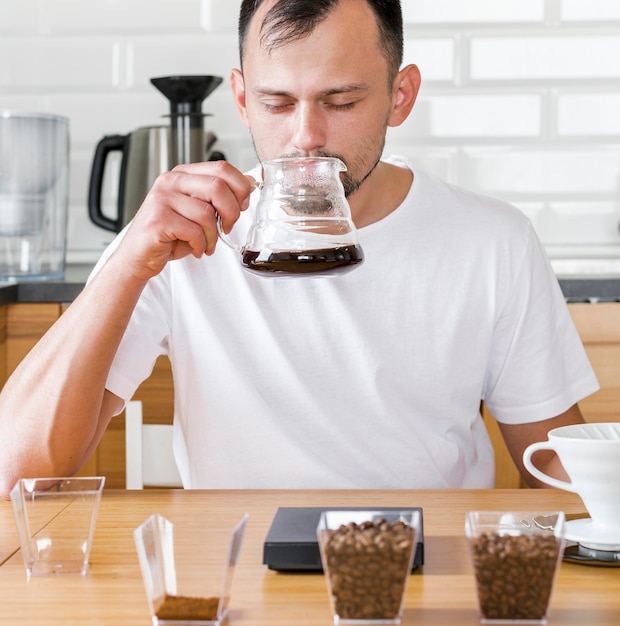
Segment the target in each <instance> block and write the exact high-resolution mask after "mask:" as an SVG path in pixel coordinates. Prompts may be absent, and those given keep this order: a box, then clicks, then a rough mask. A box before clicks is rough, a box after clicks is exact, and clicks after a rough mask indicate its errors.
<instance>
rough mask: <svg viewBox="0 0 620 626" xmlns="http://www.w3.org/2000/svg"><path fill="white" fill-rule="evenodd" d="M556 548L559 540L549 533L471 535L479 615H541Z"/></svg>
mask: <svg viewBox="0 0 620 626" xmlns="http://www.w3.org/2000/svg"><path fill="white" fill-rule="evenodd" d="M559 550H560V546H559V542H558V540H557V538H556V537H554V536H553V535H551V534H549V535H542V534H534V535H499V534H496V533H488V534H482V535H480V536H478V537H475V538H473V539H472V540H471V551H472V559H473V565H474V571H475V574H476V584H477V587H478V599H479V601H480V611H481V612H482V615H483V616H484V617H485V618H487V619H510V620H540V619H542V618H543V617H544V616H545V614H546V612H547V606H548V604H549V597H550V596H551V588H552V586H553V578H554V574H555V568H556V566H557V563H558V556H559Z"/></svg>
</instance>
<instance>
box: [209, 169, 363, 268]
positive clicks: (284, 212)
mask: <svg viewBox="0 0 620 626" xmlns="http://www.w3.org/2000/svg"><path fill="white" fill-rule="evenodd" d="M262 168H263V181H262V182H261V183H259V185H258V187H259V189H260V197H259V200H258V204H257V206H256V214H255V218H254V221H253V223H252V226H251V227H250V230H249V232H248V235H247V239H246V243H245V244H244V245H243V246H238V245H236V244H235V243H233V242H232V241H231V240H230V238H229V237H228V236H227V235H226V234H224V232H223V231H222V228H221V225H220V223H219V220H218V227H219V234H220V237H221V238H222V240H223V241H224V243H226V244H227V245H229V246H230V247H232V248H234V249H235V250H237V251H238V252H239V253H240V256H241V263H242V265H243V266H244V267H245V268H246V269H248V270H252V271H254V272H257V273H261V274H263V275H299V274H332V273H342V272H344V271H346V270H349V269H351V268H353V267H355V266H356V265H358V264H360V263H361V262H362V261H363V260H364V253H363V251H362V248H361V246H360V245H359V243H358V240H357V232H356V230H355V225H354V224H353V220H352V219H351V209H350V207H349V204H348V202H347V200H346V198H345V194H344V187H343V186H342V182H341V180H340V173H341V172H343V171H345V170H346V166H345V164H344V163H343V162H342V161H341V160H340V159H336V158H332V157H292V158H281V159H274V160H271V161H264V162H263V163H262Z"/></svg>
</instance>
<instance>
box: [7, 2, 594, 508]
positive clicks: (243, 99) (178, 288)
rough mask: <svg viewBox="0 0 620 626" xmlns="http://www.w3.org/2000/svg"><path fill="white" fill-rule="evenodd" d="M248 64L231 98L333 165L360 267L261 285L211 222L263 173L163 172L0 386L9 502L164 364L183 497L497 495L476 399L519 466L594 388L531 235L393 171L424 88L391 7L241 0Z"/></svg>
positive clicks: (280, 146)
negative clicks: (269, 492)
mask: <svg viewBox="0 0 620 626" xmlns="http://www.w3.org/2000/svg"><path fill="white" fill-rule="evenodd" d="M240 50H241V63H242V65H241V67H242V71H238V70H234V71H233V72H232V75H231V84H232V90H233V95H234V99H235V103H236V106H237V108H238V110H239V113H240V115H241V118H242V120H243V121H244V123H245V124H246V125H247V126H248V127H249V128H250V129H251V132H252V138H253V141H254V144H255V147H256V152H257V155H258V157H259V159H260V160H264V159H269V158H274V157H280V156H308V155H309V156H316V155H321V156H337V157H339V158H341V159H342V160H343V161H344V162H345V163H346V165H347V168H348V171H347V173H346V177H345V179H344V183H345V187H346V190H347V194H348V199H349V203H350V206H351V212H352V216H353V219H354V222H355V224H356V226H357V227H358V229H359V239H360V243H361V245H362V247H363V249H364V251H365V261H364V263H363V264H362V265H361V266H359V267H358V268H356V269H355V270H353V271H352V272H350V273H348V274H346V275H344V276H341V277H338V278H323V279H307V278H296V279H286V278H284V279H280V278H265V277H262V276H256V275H251V273H250V272H247V271H244V270H243V269H242V268H241V264H240V262H239V259H238V255H237V254H236V253H235V252H234V251H232V250H231V249H228V248H227V247H226V246H222V245H220V246H217V248H216V243H217V229H216V216H217V214H219V215H220V216H221V218H222V223H223V227H224V229H225V231H227V232H229V231H230V230H231V229H232V227H233V225H234V224H235V223H236V222H237V220H239V226H237V228H240V229H241V228H242V226H243V224H244V223H246V222H247V221H248V219H250V217H251V216H250V215H249V213H250V212H251V211H252V208H250V211H248V212H247V213H243V212H244V211H245V210H246V209H247V208H248V206H249V204H250V200H249V196H250V193H251V190H252V188H253V180H252V178H251V177H246V176H244V175H243V174H242V173H241V172H239V171H238V170H237V169H235V168H234V167H233V166H232V165H231V164H229V163H225V162H219V163H201V164H192V165H182V166H178V167H176V168H175V169H174V170H173V171H172V172H168V173H165V174H163V175H162V176H160V177H159V179H158V180H157V181H156V182H155V184H154V186H153V188H152V190H151V191H150V193H149V194H148V196H147V198H146V199H145V201H144V203H143V206H142V207H141V209H140V211H139V212H138V214H137V215H136V217H135V219H134V220H133V222H132V224H131V225H130V226H129V227H128V228H127V229H126V231H125V232H124V233H123V234H122V235H121V236H120V237H119V238H117V240H115V242H114V243H113V244H112V246H111V248H110V249H109V250H108V251H107V253H106V255H105V258H104V259H103V260H102V261H101V262H100V264H99V266H98V268H97V271H96V273H95V274H94V276H93V277H92V279H91V280H90V281H89V283H88V285H87V286H86V288H85V289H84V291H83V292H82V293H81V294H80V296H79V297H78V298H77V299H76V300H75V302H74V303H73V304H72V305H71V307H70V308H69V310H68V311H67V312H66V313H65V314H64V315H63V316H62V317H61V319H60V320H59V321H58V322H57V324H56V325H55V326H54V327H53V328H52V329H51V330H50V332H49V333H48V334H47V335H46V336H45V337H43V339H42V340H41V341H40V343H39V344H38V345H37V346H36V347H35V349H33V350H32V352H31V353H30V354H29V355H28V357H27V358H26V359H24V361H23V363H22V364H21V365H20V367H19V368H18V369H17V370H16V372H15V373H14V375H13V376H12V378H11V379H10V381H9V382H8V383H7V385H6V387H5V389H4V390H3V393H2V395H1V397H0V446H2V448H1V450H0V477H1V483H0V493H1V494H3V495H5V496H6V494H7V493H8V491H9V489H10V488H11V486H12V485H13V483H14V482H15V480H16V479H17V478H19V477H20V476H41V475H46V476H47V475H67V474H71V473H72V472H74V471H75V470H77V469H78V468H79V467H80V465H81V464H83V463H84V462H85V460H86V459H87V458H88V456H89V455H90V454H91V453H92V452H93V450H94V449H95V447H96V445H97V443H98V441H99V439H100V437H101V435H102V434H103V432H104V430H105V428H106V426H107V424H108V423H109V420H110V419H111V417H112V416H113V415H114V414H117V413H119V412H120V411H121V410H122V408H123V406H124V403H125V402H126V401H127V400H129V399H130V398H131V396H132V395H133V393H134V391H135V389H136V388H137V386H138V385H139V383H140V382H141V381H142V380H143V379H144V378H146V377H147V376H148V375H149V373H150V371H151V368H152V365H153V363H154V361H155V359H156V358H157V356H158V355H160V354H167V355H168V356H169V358H170V360H171V363H172V367H173V374H174V380H175V451H176V455H177V461H178V463H179V467H180V471H181V475H182V477H183V480H184V484H185V486H186V487H194V488H197V487H202V488H234V487H245V488H261V487H274V488H278V487H282V488H285V487H291V488H327V487H332V488H355V487H367V488H407V487H411V488H415V487H421V488H425V487H489V486H492V484H493V451H492V447H491V445H490V443H489V440H488V437H487V435H486V431H485V427H484V425H483V423H482V420H481V418H480V414H479V407H480V401H481V400H484V401H485V402H486V403H487V404H488V406H489V407H490V409H491V410H492V412H493V413H494V415H495V416H496V417H497V419H498V420H499V421H500V422H501V429H502V433H503V435H504V437H505V439H506V442H507V444H508V447H509V449H510V451H511V454H512V456H513V458H514V459H515V461H516V463H517V465H518V466H519V467H520V468H521V469H522V463H521V458H522V453H523V450H524V449H525V447H526V446H527V445H528V444H529V443H531V442H533V441H537V440H543V439H545V438H546V433H547V431H548V430H549V429H550V428H552V427H556V426H561V425H564V424H569V423H575V422H579V421H581V420H582V418H581V415H580V413H579V409H578V407H577V404H576V403H577V402H578V401H579V400H580V399H581V398H583V397H584V396H586V395H588V394H590V393H592V392H593V391H595V390H596V388H597V383H596V380H595V378H594V375H593V373H592V371H591V368H590V366H589V364H588V362H587V359H586V358H585V355H584V352H583V348H582V346H581V343H580V340H579V337H578V336H577V333H576V331H575V329H574V327H573V325H572V323H571V321H570V317H569V315H568V312H567V309H566V306H565V304H564V301H563V298H562V295H561V293H560V291H559V288H558V285H557V281H556V280H555V278H554V276H553V274H552V272H551V270H550V268H549V264H548V263H547V261H546V259H545V256H544V253H543V252H542V250H541V247H540V244H539V242H538V241H537V239H536V237H535V235H534V233H533V231H532V228H531V225H530V224H529V222H528V221H527V220H526V219H525V218H524V217H523V216H522V215H521V214H520V213H519V212H518V211H516V210H515V209H513V208H511V207H508V206H505V205H504V204H502V203H499V202H496V201H493V200H490V199H487V198H481V197H478V196H475V195H473V194H470V193H467V192H465V191H462V190H459V189H456V188H453V187H451V186H448V185H445V184H444V183H442V182H441V181H438V180H436V179H434V178H432V177H430V176H427V175H425V174H424V173H423V172H418V171H417V170H416V171H415V172H414V171H413V170H412V168H411V167H410V166H409V165H408V164H407V163H406V162H405V161H404V160H403V159H392V160H391V161H380V157H381V153H382V150H383V143H384V138H385V133H386V129H387V127H389V126H398V125H399V124H401V123H402V122H403V121H404V120H405V119H406V117H407V116H408V115H409V113H410V111H411V109H412V107H413V105H414V102H415V98H416V95H417V92H418V89H419V86H420V75H419V72H418V69H417V67H415V66H413V65H409V66H406V67H404V68H402V69H399V67H400V64H401V61H402V18H401V15H400V6H399V2H398V1H397V0H393V1H392V2H386V1H385V0H383V1H382V2H379V1H374V0H320V1H319V0H306V1H303V0H298V1H295V2H294V1H292V0H262V1H261V0H254V1H247V0H246V1H244V2H243V4H242V7H241V15H240ZM254 174H255V176H256V177H258V176H259V174H258V172H255V173H254ZM240 216H241V219H239V218H240ZM538 463H539V464H540V465H541V466H545V468H546V470H547V471H548V472H551V473H554V474H556V475H558V474H559V473H560V472H561V471H562V470H561V466H559V463H558V461H557V459H556V458H555V457H554V456H548V457H544V458H539V459H538Z"/></svg>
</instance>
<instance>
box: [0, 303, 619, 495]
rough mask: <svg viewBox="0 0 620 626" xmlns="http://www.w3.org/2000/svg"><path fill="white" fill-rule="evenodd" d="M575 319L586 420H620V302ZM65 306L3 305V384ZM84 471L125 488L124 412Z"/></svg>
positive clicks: (149, 403) (146, 388) (155, 400)
mask: <svg viewBox="0 0 620 626" xmlns="http://www.w3.org/2000/svg"><path fill="white" fill-rule="evenodd" d="M569 309H570V312H571V315H572V317H573V320H574V321H575V324H576V326H577V329H578V330H579V333H580V335H581V338H582V340H583V342H584V346H585V349H586V351H587V353H588V356H589V357H590V360H591V362H592V365H593V367H594V369H595V371H596V374H597V376H598V378H599V382H600V384H601V390H600V391H599V392H597V393H596V394H594V395H592V396H590V397H589V398H586V399H585V400H584V401H583V402H581V403H580V407H581V409H582V412H583V414H584V417H585V418H586V420H587V421H596V422H601V421H617V420H619V419H620V303H605V304H602V303H601V304H570V305H569ZM62 311H63V306H62V305H60V304H31V303H28V304H9V305H7V306H3V307H0V382H1V383H2V384H3V383H4V380H6V376H7V375H8V374H10V372H12V371H13V370H14V369H15V367H16V366H17V364H18V363H19V362H20V361H21V359H22V358H23V357H24V356H25V355H26V353H27V352H28V351H29V350H30V348H31V347H32V346H33V345H34V344H35V343H36V342H37V341H38V340H39V338H40V337H41V336H42V335H43V334H44V333H45V331H46V330H47V329H48V328H49V327H50V326H51V325H52V324H53V323H54V321H55V320H56V319H57V318H58V316H59V315H61V314H62ZM136 398H137V399H140V400H142V402H143V410H144V419H145V421H146V422H147V423H162V424H166V423H171V422H172V416H173V411H174V399H173V398H174V396H173V386H172V375H171V371H170V363H169V361H168V359H167V358H166V357H160V359H159V360H158V361H157V363H156V366H155V369H154V371H153V374H152V375H151V377H150V378H149V379H148V380H146V381H144V383H142V385H141V386H140V388H139V389H138V391H137V393H136ZM483 416H484V419H485V423H486V425H487V429H488V431H489V434H490V437H491V440H492V442H493V446H494V448H495V454H496V485H495V486H496V487H499V488H513V487H522V486H523V483H522V481H521V478H520V476H519V473H518V472H517V469H516V467H515V465H514V463H513V462H512V459H511V458H510V455H509V454H508V450H507V449H506V446H505V444H504V442H503V439H502V437H501V434H500V432H499V428H498V426H497V423H496V422H495V420H494V419H493V417H492V416H491V415H490V414H489V413H488V411H487V410H486V409H484V407H483ZM80 474H83V475H87V474H91V475H92V474H97V475H104V476H106V477H107V478H106V487H107V488H123V487H124V486H125V420H124V414H121V415H118V416H116V417H114V418H113V419H112V422H111V423H110V426H109V427H108V429H107V431H106V433H105V435H104V437H103V439H102V441H101V443H100V445H99V447H98V448H97V451H96V452H95V454H94V455H93V457H92V458H91V459H90V460H89V462H88V463H87V464H86V466H85V467H84V468H83V469H82V471H81V472H80Z"/></svg>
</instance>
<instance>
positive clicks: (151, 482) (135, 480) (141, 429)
mask: <svg viewBox="0 0 620 626" xmlns="http://www.w3.org/2000/svg"><path fill="white" fill-rule="evenodd" d="M125 445H126V454H125V472H126V487H127V489H143V488H144V487H182V486H183V484H182V482H181V475H180V474H179V469H178V467H177V464H176V461H175V459H174V453H173V450H172V425H171V424H143V423H142V402H140V401H139V400H130V401H129V402H128V403H127V406H126V407H125Z"/></svg>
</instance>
